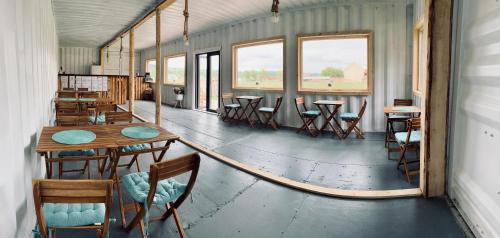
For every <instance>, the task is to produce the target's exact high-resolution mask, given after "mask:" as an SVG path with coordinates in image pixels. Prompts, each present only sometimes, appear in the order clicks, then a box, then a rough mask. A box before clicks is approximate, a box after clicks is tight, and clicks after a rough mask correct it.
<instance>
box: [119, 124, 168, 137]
mask: <svg viewBox="0 0 500 238" xmlns="http://www.w3.org/2000/svg"><path fill="white" fill-rule="evenodd" d="M122 135H124V136H126V137H128V138H132V139H151V138H155V137H157V136H158V135H160V132H159V131H158V130H157V129H155V128H149V127H144V126H133V127H127V128H123V129H122Z"/></svg>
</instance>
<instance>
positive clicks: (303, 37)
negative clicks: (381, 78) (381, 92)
mask: <svg viewBox="0 0 500 238" xmlns="http://www.w3.org/2000/svg"><path fill="white" fill-rule="evenodd" d="M359 38H366V39H367V44H368V45H367V50H368V59H367V60H368V69H367V74H368V75H367V76H368V87H367V89H366V90H344V89H342V90H338V89H337V90H323V89H304V88H302V81H303V77H302V70H303V69H302V66H303V59H302V51H303V42H304V41H313V40H331V39H359ZM373 65H374V64H373V32H372V31H350V32H321V33H312V34H298V35H297V93H316V94H333V95H365V96H369V95H372V94H373V75H374V74H373V72H374V68H373Z"/></svg>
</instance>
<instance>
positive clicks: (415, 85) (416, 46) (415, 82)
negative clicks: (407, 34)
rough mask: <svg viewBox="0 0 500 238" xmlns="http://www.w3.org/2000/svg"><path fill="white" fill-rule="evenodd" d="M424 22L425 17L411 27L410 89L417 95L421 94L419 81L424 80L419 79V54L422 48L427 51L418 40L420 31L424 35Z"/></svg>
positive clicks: (423, 80)
mask: <svg viewBox="0 0 500 238" xmlns="http://www.w3.org/2000/svg"><path fill="white" fill-rule="evenodd" d="M425 22H426V21H425V19H421V20H420V21H418V22H417V24H415V27H414V28H413V62H412V63H413V72H412V76H413V79H412V91H413V94H414V95H417V96H421V95H422V94H423V90H422V85H420V83H421V82H425V79H422V80H421V79H420V60H421V59H420V54H421V52H422V50H425V51H427V49H425V46H424V45H421V43H422V42H420V33H422V36H425ZM424 42H425V41H424ZM421 46H424V49H421V48H420V47H421ZM426 62H427V59H425V61H424V63H426Z"/></svg>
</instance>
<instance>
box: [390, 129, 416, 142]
mask: <svg viewBox="0 0 500 238" xmlns="http://www.w3.org/2000/svg"><path fill="white" fill-rule="evenodd" d="M394 136H395V137H396V141H397V142H398V143H399V144H404V143H406V137H407V136H408V132H397V133H396V134H394ZM420 137H421V134H420V131H412V132H411V134H410V144H413V143H420Z"/></svg>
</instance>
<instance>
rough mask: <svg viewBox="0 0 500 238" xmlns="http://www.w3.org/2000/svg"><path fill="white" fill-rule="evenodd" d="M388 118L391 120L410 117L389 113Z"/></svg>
mask: <svg viewBox="0 0 500 238" xmlns="http://www.w3.org/2000/svg"><path fill="white" fill-rule="evenodd" d="M389 119H391V120H407V119H410V117H409V116H405V115H390V116H389Z"/></svg>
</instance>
